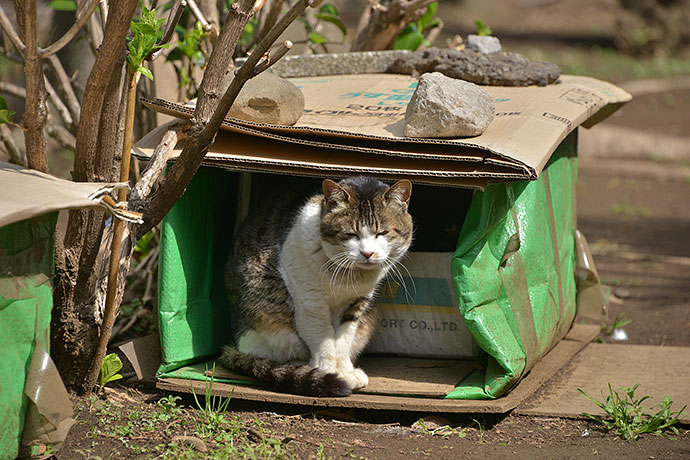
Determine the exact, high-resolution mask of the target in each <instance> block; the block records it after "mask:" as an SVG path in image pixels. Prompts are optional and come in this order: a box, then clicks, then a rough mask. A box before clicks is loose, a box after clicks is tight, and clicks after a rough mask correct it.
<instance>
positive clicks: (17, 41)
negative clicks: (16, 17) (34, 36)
mask: <svg viewBox="0 0 690 460" xmlns="http://www.w3.org/2000/svg"><path fill="white" fill-rule="evenodd" d="M0 26H1V27H2V28H3V30H4V31H5V33H6V34H7V36H8V37H9V38H10V40H11V41H12V43H13V44H14V46H16V47H17V50H18V51H19V52H20V53H21V54H24V51H25V50H26V45H25V44H24V43H23V42H22V39H21V38H19V35H18V34H17V31H16V30H15V29H14V27H12V23H11V22H10V20H9V18H8V17H7V15H6V14H5V10H3V9H2V5H1V4H0Z"/></svg>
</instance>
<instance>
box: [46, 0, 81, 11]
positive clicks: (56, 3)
mask: <svg viewBox="0 0 690 460" xmlns="http://www.w3.org/2000/svg"><path fill="white" fill-rule="evenodd" d="M48 6H49V7H51V8H52V9H54V10H55V11H77V2H76V1H75V0H53V1H52V2H50V4H49V5H48Z"/></svg>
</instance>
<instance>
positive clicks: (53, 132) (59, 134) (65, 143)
mask: <svg viewBox="0 0 690 460" xmlns="http://www.w3.org/2000/svg"><path fill="white" fill-rule="evenodd" d="M46 132H47V133H48V134H49V135H50V137H52V138H53V139H55V140H56V141H57V142H58V143H59V144H60V145H61V146H62V147H64V148H66V149H70V150H74V149H75V148H76V145H77V139H76V138H75V137H74V135H73V134H72V133H70V132H69V131H68V130H66V129H65V127H64V126H62V125H60V124H58V123H47V124H46Z"/></svg>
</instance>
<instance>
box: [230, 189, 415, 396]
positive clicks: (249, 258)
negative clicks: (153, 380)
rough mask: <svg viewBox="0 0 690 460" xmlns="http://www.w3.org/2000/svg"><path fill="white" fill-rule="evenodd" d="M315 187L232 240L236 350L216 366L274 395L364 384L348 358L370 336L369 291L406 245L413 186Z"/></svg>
mask: <svg viewBox="0 0 690 460" xmlns="http://www.w3.org/2000/svg"><path fill="white" fill-rule="evenodd" d="M322 189H323V193H322V194H318V195H315V196H313V197H311V198H310V199H309V200H308V201H307V202H306V204H304V205H303V206H302V207H301V208H298V209H297V210H296V211H289V210H288V207H283V206H282V205H279V204H277V203H274V204H273V205H272V206H268V207H266V209H264V212H263V213H258V214H257V213H254V214H253V216H252V218H251V219H250V221H249V222H248V223H246V224H245V225H244V228H243V230H242V231H241V232H240V234H239V236H238V237H237V238H236V240H235V242H234V245H233V251H232V253H231V256H230V258H229V261H228V264H227V267H226V286H227V290H228V295H229V298H230V302H231V304H232V305H233V307H234V311H233V316H234V318H235V320H237V327H235V345H234V346H227V347H226V348H225V349H224V350H223V354H222V356H221V363H222V364H223V365H224V366H225V367H228V368H230V369H232V370H236V371H240V372H243V373H247V374H250V375H253V376H254V377H256V378H257V379H259V380H261V381H262V382H264V383H266V384H267V385H268V386H269V387H270V388H273V389H275V390H278V391H284V392H290V393H297V394H307V395H314V396H346V395H349V394H350V393H351V392H352V390H353V389H358V388H362V387H364V386H366V384H367V382H368V378H367V376H366V374H365V373H364V372H363V371H362V370H361V369H357V368H355V367H354V366H353V364H352V361H353V360H355V359H356V358H357V356H358V355H359V354H360V353H361V351H362V350H363V349H364V347H365V346H366V344H367V342H368V341H369V338H370V336H371V334H372V332H373V329H374V326H375V322H376V312H375V310H374V308H373V305H372V304H373V301H374V296H375V295H376V289H377V288H378V285H379V284H380V282H381V280H382V279H383V277H384V276H385V275H386V273H387V272H388V271H389V270H390V269H391V267H394V266H395V264H397V263H398V262H399V261H400V259H401V257H402V256H403V255H404V254H405V253H406V251H407V249H408V248H409V246H410V243H411V241H412V218H411V217H410V215H409V213H408V212H407V207H408V204H409V199H410V194H411V184H410V182H409V181H407V180H402V181H399V182H397V183H395V184H394V185H392V186H390V187H388V186H387V185H386V184H384V183H382V182H380V181H378V180H376V179H373V178H369V177H361V176H360V177H355V178H348V179H343V180H341V181H340V182H338V183H335V182H333V181H331V180H328V179H327V180H325V181H324V182H323V185H322ZM287 215H292V216H294V218H293V219H292V220H291V221H290V220H288V221H287V222H286V216H287ZM294 361H301V362H303V363H302V364H295V363H294ZM304 362H306V363H308V364H304Z"/></svg>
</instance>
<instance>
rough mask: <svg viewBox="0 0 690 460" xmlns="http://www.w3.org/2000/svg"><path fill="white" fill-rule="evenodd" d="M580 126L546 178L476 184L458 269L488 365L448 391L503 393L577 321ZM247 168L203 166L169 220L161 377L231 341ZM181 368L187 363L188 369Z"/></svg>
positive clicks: (164, 241) (480, 395)
mask: <svg viewBox="0 0 690 460" xmlns="http://www.w3.org/2000/svg"><path fill="white" fill-rule="evenodd" d="M576 148H577V137H576V133H573V134H571V135H569V136H568V137H567V138H566V139H564V140H563V142H562V143H561V144H560V146H559V147H558V148H557V150H556V151H555V153H554V154H553V156H552V158H551V159H550V161H549V162H548V164H547V165H546V167H545V169H544V171H543V172H542V174H541V175H540V177H539V179H538V180H536V181H524V182H513V183H508V184H495V185H490V186H489V187H487V189H486V190H485V191H484V192H477V193H476V194H475V195H474V197H473V199H472V203H471V206H470V210H469V212H468V215H467V217H466V219H465V222H464V224H463V226H462V230H461V233H460V237H459V241H458V246H457V250H456V251H455V253H454V256H453V259H452V267H451V271H452V274H453V282H454V287H455V291H456V297H457V300H458V304H459V309H460V312H461V314H462V316H463V318H464V320H465V322H466V323H467V325H468V327H469V329H470V332H471V333H472V335H473V337H474V339H475V341H476V342H477V344H478V345H479V346H480V347H481V348H482V349H483V350H484V351H486V356H487V357H486V360H485V362H483V363H482V364H484V365H483V368H482V369H481V370H479V371H477V372H475V373H473V374H472V375H471V376H470V377H468V378H467V379H465V380H464V381H463V382H461V383H460V384H459V385H458V387H457V388H456V389H455V390H454V391H453V392H451V393H450V394H448V395H447V397H448V398H457V399H489V398H495V397H498V396H500V395H502V394H504V393H505V392H506V391H507V390H508V389H510V387H511V386H512V385H513V384H515V383H516V382H517V381H518V380H519V379H520V378H521V377H522V376H523V375H524V374H525V373H526V372H527V371H528V370H529V369H531V367H532V366H533V365H534V364H535V362H536V361H537V360H538V359H539V358H540V357H541V356H543V355H544V354H545V353H547V352H548V351H549V350H550V349H551V348H552V347H553V346H554V345H555V344H556V343H557V342H558V341H559V340H560V339H561V338H563V337H564V336H565V335H566V333H567V332H568V330H569V329H570V326H571V325H572V322H573V318H574V316H575V309H576V302H575V299H576V288H575V243H574V229H575V225H576V222H575V198H574V193H575V184H576V180H577V160H576ZM238 177H239V175H238V174H231V173H228V172H227V171H223V170H222V169H217V168H208V167H202V168H200V170H199V172H198V173H197V175H196V176H195V178H194V179H193V180H192V182H191V184H190V186H189V187H188V188H187V191H186V192H185V194H184V196H183V197H182V198H181V199H180V201H179V202H178V203H177V204H176V205H175V207H174V208H173V209H172V210H171V212H170V213H169V214H168V216H167V217H166V218H165V220H164V221H163V226H162V237H161V249H160V250H161V255H160V268H159V324H160V328H159V332H160V337H161V348H162V350H161V351H162V363H161V366H160V368H159V372H158V375H159V376H161V377H174V376H179V375H177V374H175V370H176V369H180V368H182V367H183V366H186V367H184V371H185V375H186V378H189V377H190V373H191V374H195V373H198V374H199V375H198V376H197V377H196V378H203V373H202V372H199V369H200V368H195V367H189V366H187V365H189V364H193V363H198V362H200V361H204V360H208V359H210V358H211V357H213V355H215V354H216V353H218V352H219V351H220V347H221V346H222V345H223V344H225V343H227V342H229V341H230V340H231V337H232V335H231V324H232V323H231V318H230V308H229V306H228V302H227V300H226V297H225V292H224V288H223V272H224V268H223V267H224V263H225V258H226V255H227V251H228V248H229V246H230V243H231V240H232V235H233V229H234V217H233V216H234V215H235V211H236V207H237V194H238V190H239V185H238V182H239V179H238ZM181 371H182V369H181V370H180V372H181Z"/></svg>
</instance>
